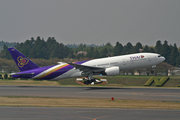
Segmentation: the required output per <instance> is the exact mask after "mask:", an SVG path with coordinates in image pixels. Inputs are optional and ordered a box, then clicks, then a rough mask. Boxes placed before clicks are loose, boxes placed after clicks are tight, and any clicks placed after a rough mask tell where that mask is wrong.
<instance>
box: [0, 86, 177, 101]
mask: <svg viewBox="0 0 180 120" xmlns="http://www.w3.org/2000/svg"><path fill="white" fill-rule="evenodd" d="M0 96H33V97H63V98H99V99H110V98H111V97H114V98H115V99H126V100H160V101H177V102H180V89H178V88H177V89H174V88H128V87H127V88H124V87H122V88H114V87H62V86H60V87H54V86H0Z"/></svg>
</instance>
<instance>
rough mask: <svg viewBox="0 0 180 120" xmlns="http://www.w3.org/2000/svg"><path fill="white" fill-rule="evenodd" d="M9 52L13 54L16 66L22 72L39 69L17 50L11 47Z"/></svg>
mask: <svg viewBox="0 0 180 120" xmlns="http://www.w3.org/2000/svg"><path fill="white" fill-rule="evenodd" d="M8 50H9V52H10V53H11V55H12V57H13V59H14V61H15V63H16V65H17V66H18V68H19V70H20V71H21V72H22V71H26V70H31V69H35V68H38V67H39V66H37V65H36V64H35V63H33V62H32V61H31V60H29V59H28V58H27V57H26V56H24V55H23V54H22V53H20V52H19V51H18V50H16V49H15V48H13V47H11V48H8Z"/></svg>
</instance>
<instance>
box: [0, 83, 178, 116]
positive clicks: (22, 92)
mask: <svg viewBox="0 0 180 120" xmlns="http://www.w3.org/2000/svg"><path fill="white" fill-rule="evenodd" d="M0 96H29V97H59V98H98V99H111V97H114V98H115V100H116V99H125V100H159V101H172V102H180V89H178V88H177V89H174V88H172V89H170V88H128V87H126V88H124V87H122V88H114V87H62V86H59V87H53V86H0ZM179 113H180V110H170V109H168V110H167V109H118V108H79V107H7V106H0V116H1V117H0V118H1V119H2V120H12V119H13V120H24V119H26V120H32V119H33V120H39V119H43V120H49V119H52V120H56V119H57V120H59V119H62V120H109V119H113V120H139V119H143V120H152V119H156V120H157V119H158V120H169V119H173V120H179V118H180V114H179Z"/></svg>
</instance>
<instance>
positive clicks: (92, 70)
mask: <svg viewBox="0 0 180 120" xmlns="http://www.w3.org/2000/svg"><path fill="white" fill-rule="evenodd" d="M68 64H69V65H72V66H73V67H75V68H76V69H79V70H80V71H82V72H83V73H102V72H104V71H105V68H101V67H93V66H86V65H80V64H75V63H68Z"/></svg>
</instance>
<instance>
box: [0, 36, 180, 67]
mask: <svg viewBox="0 0 180 120" xmlns="http://www.w3.org/2000/svg"><path fill="white" fill-rule="evenodd" d="M14 47H15V48H16V49H17V50H18V51H20V52H22V53H23V54H24V55H25V56H27V57H28V58H34V59H46V60H49V59H55V58H58V59H65V58H69V59H78V60H86V59H94V58H101V57H108V56H117V55H125V54H131V53H139V52H151V53H159V54H161V55H162V56H164V57H165V58H166V60H165V62H167V63H168V64H171V65H173V66H179V65H180V50H179V49H178V47H177V45H176V43H175V44H174V45H171V44H170V45H169V44H168V41H167V40H165V41H164V43H162V42H161V41H160V40H158V41H157V42H156V46H148V45H145V46H143V45H142V44H141V43H140V42H137V43H136V45H134V46H133V45H132V44H131V43H130V42H128V43H127V44H126V45H124V46H123V45H122V44H121V43H120V42H119V41H117V42H116V45H115V46H113V45H111V43H109V42H108V43H106V44H105V45H102V46H98V45H94V44H92V45H86V44H80V45H78V46H77V45H75V44H74V45H70V44H68V45H64V44H63V43H59V42H57V41H56V39H55V38H54V37H49V38H48V39H47V40H44V39H43V38H41V37H39V36H38V37H37V38H36V39H34V38H33V37H32V38H31V39H30V40H26V41H25V42H22V43H17V44H16V45H15V46H14ZM7 48H8V46H7V45H6V44H4V46H3V49H2V50H1V52H0V58H6V59H12V57H11V55H10V53H9V51H8V49H7ZM80 51H82V52H80Z"/></svg>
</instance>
